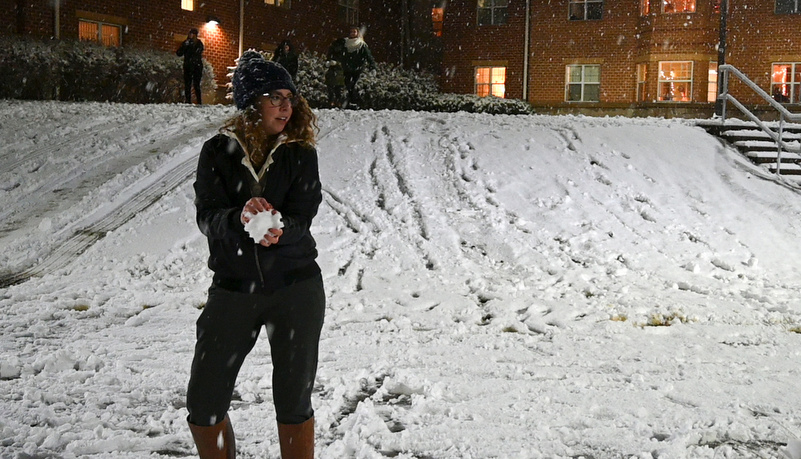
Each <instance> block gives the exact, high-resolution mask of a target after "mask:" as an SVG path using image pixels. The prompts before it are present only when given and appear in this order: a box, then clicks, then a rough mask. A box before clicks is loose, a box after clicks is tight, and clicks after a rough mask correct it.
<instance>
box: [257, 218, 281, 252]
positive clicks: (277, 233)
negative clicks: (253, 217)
mask: <svg viewBox="0 0 801 459" xmlns="http://www.w3.org/2000/svg"><path fill="white" fill-rule="evenodd" d="M273 212H276V211H275V210H274V211H273ZM282 234H284V230H282V229H281V228H270V229H269V230H268V231H267V234H265V235H264V239H262V240H261V241H259V244H261V245H263V246H264V247H270V246H271V245H272V244H278V239H279V238H280V237H281V235H282Z"/></svg>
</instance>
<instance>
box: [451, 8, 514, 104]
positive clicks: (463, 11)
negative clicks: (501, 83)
mask: <svg viewBox="0 0 801 459" xmlns="http://www.w3.org/2000/svg"><path fill="white" fill-rule="evenodd" d="M442 35H443V43H442V56H443V57H442V80H441V85H442V88H443V90H444V91H446V92H455V93H464V94H471V93H473V92H474V84H475V81H474V80H475V77H474V74H473V72H474V68H475V67H476V65H493V66H506V67H507V70H506V97H512V98H521V97H522V94H523V59H524V56H523V55H524V43H523V42H524V40H523V37H524V35H525V4H524V3H523V2H521V1H515V0H510V1H509V6H508V21H507V23H506V24H503V25H482V26H479V25H478V18H477V9H476V1H475V0H450V1H449V2H448V3H447V6H446V7H445V18H444V22H443V31H442Z"/></svg>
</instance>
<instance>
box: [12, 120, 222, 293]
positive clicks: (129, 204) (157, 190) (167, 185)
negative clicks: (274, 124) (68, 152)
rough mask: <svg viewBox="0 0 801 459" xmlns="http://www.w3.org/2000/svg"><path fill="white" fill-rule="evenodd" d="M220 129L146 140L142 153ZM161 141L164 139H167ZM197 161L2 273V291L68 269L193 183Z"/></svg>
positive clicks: (162, 175)
mask: <svg viewBox="0 0 801 459" xmlns="http://www.w3.org/2000/svg"><path fill="white" fill-rule="evenodd" d="M216 126H219V120H215V121H213V122H210V123H207V124H204V125H203V126H201V127H198V128H195V129H192V130H190V131H189V132H188V133H186V134H184V135H182V136H178V137H172V138H170V139H169V140H167V141H164V142H162V143H160V144H159V143H152V142H151V141H150V139H146V142H147V144H146V145H144V146H142V147H140V148H139V150H145V151H147V152H148V153H149V152H150V151H152V150H153V149H157V150H159V151H171V150H173V149H174V148H176V147H178V146H180V145H183V144H187V143H191V142H196V141H202V140H203V139H205V138H208V137H209V133H208V131H209V130H210V129H214V128H215V127H216ZM159 137H160V138H163V136H159ZM198 151H199V149H198ZM131 156H134V155H131ZM136 156H138V157H139V158H140V162H141V160H142V159H144V158H146V157H147V156H149V154H147V155H141V156H139V155H136ZM196 158H197V154H191V155H189V156H187V157H186V158H179V162H177V164H170V165H169V166H168V167H165V168H164V169H163V170H159V171H158V172H157V173H154V174H150V175H148V176H147V178H146V180H148V181H150V182H151V183H149V184H147V185H146V186H145V187H144V188H142V189H140V190H139V191H137V192H135V193H134V194H133V195H132V196H131V197H129V198H125V199H122V200H120V201H118V203H117V204H116V205H115V206H113V207H110V208H107V209H103V210H102V213H101V214H100V215H97V216H95V218H96V220H95V222H94V223H91V224H89V225H86V226H79V227H77V228H76V229H75V230H73V231H72V234H71V235H70V236H68V237H67V239H66V240H64V241H61V242H57V243H56V245H55V246H54V247H49V248H47V254H46V255H43V256H42V257H41V258H39V260H36V258H34V259H33V261H32V262H29V264H28V265H27V266H23V267H22V268H20V269H17V270H15V271H12V272H3V273H0V288H5V287H9V286H11V285H15V284H19V283H21V282H24V281H26V280H28V279H30V278H31V277H41V276H44V275H46V274H48V273H51V272H54V271H56V270H58V269H61V268H63V267H65V266H67V265H68V264H69V263H70V262H72V261H73V260H75V259H76V258H77V257H78V256H80V255H81V254H82V253H84V252H85V251H86V250H87V249H89V248H90V247H91V246H92V245H93V244H94V243H95V242H97V241H99V240H100V239H102V238H103V237H104V236H105V235H106V234H107V233H108V232H110V231H113V230H115V229H117V228H119V227H120V226H122V225H123V224H125V223H126V222H128V221H129V220H130V219H132V218H133V217H135V216H136V215H137V214H138V213H140V212H142V211H143V210H145V209H147V208H148V207H150V206H151V205H152V204H154V203H155V202H157V201H158V200H159V199H160V198H161V197H162V196H164V195H165V194H167V193H169V192H170V191H171V190H173V189H174V188H176V187H177V186H179V185H180V184H182V183H183V182H185V181H186V180H188V179H190V178H191V177H192V175H193V174H194V172H195V167H196V162H197V159H196ZM132 165H133V164H130V162H125V163H124V166H125V167H126V168H127V167H128V166H132ZM122 170H124V169H122V168H121V169H117V170H116V171H109V172H108V173H107V175H108V176H109V177H108V178H110V177H113V176H114V175H116V174H117V173H119V172H121V171H122ZM99 183H102V182H98V181H97V179H96V180H95V181H93V182H92V183H91V184H89V185H91V186H86V187H85V188H86V192H87V193H88V192H90V191H91V190H92V189H93V188H94V187H97V186H98V185H99ZM28 217H33V218H36V217H37V214H28ZM67 230H69V228H67Z"/></svg>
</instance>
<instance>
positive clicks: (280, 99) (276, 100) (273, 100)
mask: <svg viewBox="0 0 801 459" xmlns="http://www.w3.org/2000/svg"><path fill="white" fill-rule="evenodd" d="M265 96H267V100H269V101H270V105H272V106H273V107H280V106H282V105H284V101H289V106H290V107H295V106H296V105H298V98H297V97H295V95H294V94H290V95H289V96H287V97H284V96H282V95H281V94H265Z"/></svg>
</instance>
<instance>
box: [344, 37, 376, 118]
mask: <svg viewBox="0 0 801 459" xmlns="http://www.w3.org/2000/svg"><path fill="white" fill-rule="evenodd" d="M365 67H367V68H369V69H371V70H375V68H376V66H375V59H373V53H371V52H370V47H369V46H367V43H366V42H365V41H364V39H363V38H362V31H361V29H360V28H359V27H356V26H353V27H351V28H350V29H349V31H348V37H347V38H345V52H344V53H343V55H342V69H343V71H344V73H345V88H346V89H347V91H348V100H347V104H348V106H358V104H359V103H361V95H360V94H359V89H358V88H357V87H356V84H357V83H358V82H359V78H361V76H362V71H363V70H364V68H365Z"/></svg>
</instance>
